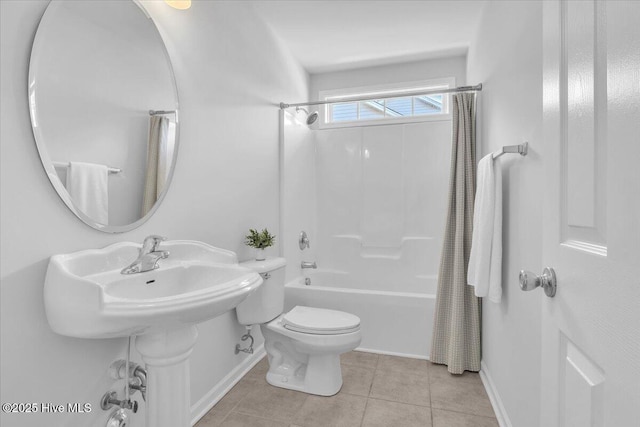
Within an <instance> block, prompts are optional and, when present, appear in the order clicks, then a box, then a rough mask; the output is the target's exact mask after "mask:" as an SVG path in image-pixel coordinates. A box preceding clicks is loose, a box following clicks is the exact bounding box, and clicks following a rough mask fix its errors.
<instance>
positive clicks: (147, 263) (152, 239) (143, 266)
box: [120, 235, 169, 274]
mask: <svg viewBox="0 0 640 427" xmlns="http://www.w3.org/2000/svg"><path fill="white" fill-rule="evenodd" d="M164 240H167V238H166V237H162V236H155V235H152V236H148V237H146V238H145V239H144V243H143V244H142V248H141V249H140V253H139V254H138V258H137V259H136V260H135V261H133V262H132V263H131V264H130V265H128V266H127V267H125V268H123V269H122V271H120V273H121V274H134V273H144V272H145V271H151V270H155V269H156V268H158V267H159V265H158V261H159V260H160V259H164V258H167V257H169V251H160V250H158V246H160V242H162V241H164Z"/></svg>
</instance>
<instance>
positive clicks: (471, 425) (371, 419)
mask: <svg viewBox="0 0 640 427" xmlns="http://www.w3.org/2000/svg"><path fill="white" fill-rule="evenodd" d="M341 362H342V376H343V382H344V384H343V386H342V390H340V392H339V393H338V394H336V395H335V396H331V397H320V396H313V395H308V394H305V393H300V392H297V391H292V390H286V389H283V388H278V387H273V386H271V385H269V384H267V382H266V381H265V375H266V372H267V369H268V363H267V359H266V357H265V358H264V359H262V360H261V361H260V362H259V363H258V364H257V365H256V366H255V367H254V368H253V369H252V370H251V371H250V372H249V373H248V374H247V375H245V377H244V378H242V380H240V382H239V383H238V384H236V386H235V387H233V388H232V389H231V391H229V393H227V394H226V395H225V396H224V397H223V398H222V399H221V400H220V402H218V404H217V405H216V406H214V407H213V408H212V409H211V410H210V411H209V412H208V413H207V414H206V415H205V416H204V417H203V418H202V419H201V420H200V421H199V422H198V424H196V427H218V426H219V427H413V426H420V427H496V426H498V422H497V421H496V418H495V414H494V413H493V409H492V408H491V403H490V402H489V398H488V397H487V394H486V392H485V390H484V387H483V386H482V382H481V381H480V377H479V375H478V374H476V373H470V372H466V373H464V374H463V375H457V376H453V375H451V374H449V373H448V372H447V368H446V367H444V366H441V365H434V364H432V363H430V362H428V361H425V360H417V359H407V358H403V357H395V356H384V355H377V354H372V353H362V352H358V351H353V352H351V353H346V354H343V355H342V358H341Z"/></svg>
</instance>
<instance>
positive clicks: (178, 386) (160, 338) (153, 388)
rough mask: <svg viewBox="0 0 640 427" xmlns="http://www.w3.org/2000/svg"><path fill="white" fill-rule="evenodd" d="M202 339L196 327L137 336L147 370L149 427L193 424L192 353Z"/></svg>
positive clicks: (175, 426)
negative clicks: (190, 366)
mask: <svg viewBox="0 0 640 427" xmlns="http://www.w3.org/2000/svg"><path fill="white" fill-rule="evenodd" d="M197 338H198V329H197V328H196V327H195V326H185V327H183V328H177V329H172V330H169V331H164V332H154V333H149V334H145V335H140V336H137V337H136V348H137V349H138V351H139V352H140V354H141V355H142V360H144V362H145V364H146V370H147V402H146V418H147V420H146V425H147V427H190V426H191V397H190V376H189V356H190V355H191V351H192V350H193V346H194V345H195V343H196V340H197Z"/></svg>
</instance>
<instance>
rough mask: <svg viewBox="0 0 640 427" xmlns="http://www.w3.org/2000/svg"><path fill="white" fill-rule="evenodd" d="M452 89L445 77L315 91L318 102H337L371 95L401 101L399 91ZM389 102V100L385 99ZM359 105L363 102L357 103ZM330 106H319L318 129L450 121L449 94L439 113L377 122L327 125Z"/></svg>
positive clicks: (355, 121) (372, 120) (350, 121)
mask: <svg viewBox="0 0 640 427" xmlns="http://www.w3.org/2000/svg"><path fill="white" fill-rule="evenodd" d="M454 87H456V81H455V78H454V77H446V78H439V79H430V80H419V81H410V82H402V83H393V84H385V85H371V86H359V87H351V88H342V89H332V90H322V91H319V92H318V99H319V100H322V101H327V100H337V99H340V98H353V97H361V96H368V95H371V99H372V100H375V99H376V96H384V95H388V94H392V93H393V94H395V93H398V98H402V97H403V96H402V92H407V93H410V92H416V91H420V90H424V91H428V90H432V89H450V88H454ZM388 99H393V98H388ZM360 102H363V101H360ZM330 105H331V104H325V105H319V106H318V114H319V116H320V117H319V120H318V121H319V125H318V127H319V128H320V129H333V128H345V127H359V126H379V125H389V124H402V123H419V122H429V121H442V120H451V107H450V106H451V94H449V93H444V94H442V112H441V113H434V114H421V115H416V116H402V117H385V118H379V119H363V120H349V121H339V122H327V117H328V113H329V107H330Z"/></svg>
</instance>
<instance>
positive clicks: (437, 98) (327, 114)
mask: <svg viewBox="0 0 640 427" xmlns="http://www.w3.org/2000/svg"><path fill="white" fill-rule="evenodd" d="M454 85H455V83H454V79H440V80H430V81H426V82H425V81H422V82H410V83H403V84H400V85H392V86H377V87H365V88H352V89H342V90H338V91H324V92H320V99H322V100H325V101H337V102H335V103H331V104H327V105H325V108H324V111H323V112H324V120H323V121H322V122H323V124H324V126H323V127H342V126H360V125H370V124H388V123H398V122H412V121H424V120H433V119H436V120H443V119H448V118H449V105H448V98H449V97H448V96H447V95H443V94H431V95H407V96H402V92H406V93H407V94H410V93H416V92H421V91H430V90H435V89H447V88H450V87H454ZM387 94H399V96H398V97H394V98H387V97H386V96H387ZM368 96H371V99H366V100H364V101H351V102H339V101H340V100H341V99H349V98H354V97H368ZM378 96H382V97H383V98H377V97H378ZM365 122H366V123H365Z"/></svg>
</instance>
